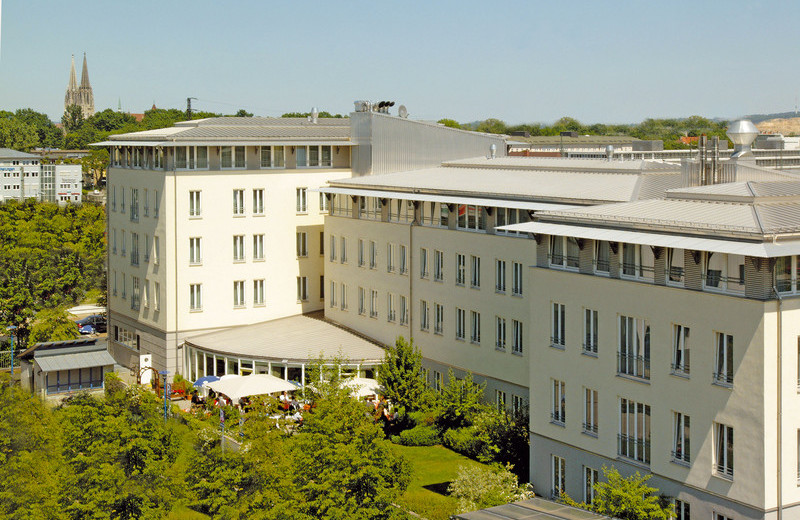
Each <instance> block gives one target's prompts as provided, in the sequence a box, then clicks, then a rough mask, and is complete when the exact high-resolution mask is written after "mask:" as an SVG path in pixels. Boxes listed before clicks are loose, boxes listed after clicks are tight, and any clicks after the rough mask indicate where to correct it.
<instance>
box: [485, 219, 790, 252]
mask: <svg viewBox="0 0 800 520" xmlns="http://www.w3.org/2000/svg"><path fill="white" fill-rule="evenodd" d="M497 229H500V230H503V231H518V232H522V233H533V234H543V235H556V236H570V237H576V238H587V239H592V240H607V241H609V242H624V243H628V244H641V245H648V246H656V247H672V248H679V249H690V250H695V251H709V252H712V253H727V254H733V255H745V256H754V257H758V258H775V257H780V256H790V255H797V254H800V240H792V241H785V242H744V241H737V240H723V239H717V238H704V237H692V236H686V235H670V234H666V233H651V232H642V231H628V230H623V229H609V228H599V227H587V226H578V225H572V224H554V223H550V222H525V223H522V224H512V225H509V226H501V227H498V228H497Z"/></svg>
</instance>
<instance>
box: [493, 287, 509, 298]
mask: <svg viewBox="0 0 800 520" xmlns="http://www.w3.org/2000/svg"><path fill="white" fill-rule="evenodd" d="M494 293H495V294H502V295H503V296H505V295H506V292H505V291H501V290H500V289H497V288H495V290H494Z"/></svg>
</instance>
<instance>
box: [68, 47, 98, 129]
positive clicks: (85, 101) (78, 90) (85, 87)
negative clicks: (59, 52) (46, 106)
mask: <svg viewBox="0 0 800 520" xmlns="http://www.w3.org/2000/svg"><path fill="white" fill-rule="evenodd" d="M70 105H78V106H79V107H81V110H82V111H83V117H84V119H86V118H88V117H91V116H93V115H94V94H92V85H91V84H90V83H89V67H88V66H87V65H86V53H83V72H82V73H81V84H80V86H79V85H78V79H77V76H76V74H75V55H74V54H73V55H72V67H71V68H70V71H69V86H67V93H66V95H65V96H64V111H65V112H66V110H67V107H68V106H70Z"/></svg>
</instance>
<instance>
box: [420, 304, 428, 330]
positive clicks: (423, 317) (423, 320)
mask: <svg viewBox="0 0 800 520" xmlns="http://www.w3.org/2000/svg"><path fill="white" fill-rule="evenodd" d="M429 319H430V318H429V313H428V302H426V301H425V300H420V302H419V330H429V329H430V321H429Z"/></svg>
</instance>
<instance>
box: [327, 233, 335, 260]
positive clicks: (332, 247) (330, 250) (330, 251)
mask: <svg viewBox="0 0 800 520" xmlns="http://www.w3.org/2000/svg"><path fill="white" fill-rule="evenodd" d="M330 240H331V245H330V247H329V248H328V254H329V260H330V261H331V262H335V261H336V237H335V236H334V235H331V236H330Z"/></svg>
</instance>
